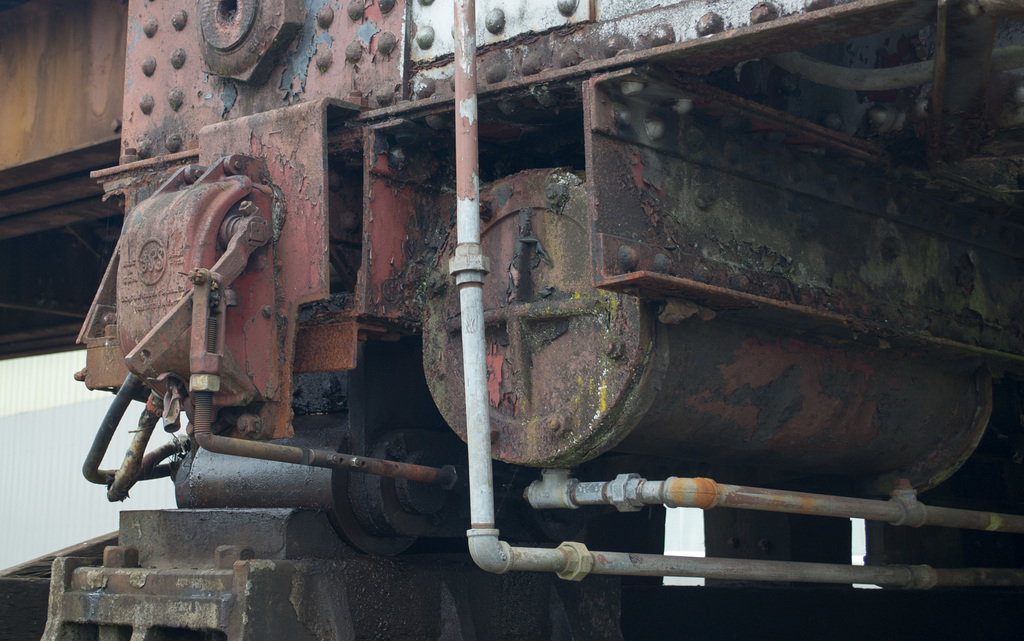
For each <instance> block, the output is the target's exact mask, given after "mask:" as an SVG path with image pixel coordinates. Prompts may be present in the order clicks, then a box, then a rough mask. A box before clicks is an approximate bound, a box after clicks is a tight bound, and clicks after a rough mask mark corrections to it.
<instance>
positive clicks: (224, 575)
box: [43, 510, 622, 641]
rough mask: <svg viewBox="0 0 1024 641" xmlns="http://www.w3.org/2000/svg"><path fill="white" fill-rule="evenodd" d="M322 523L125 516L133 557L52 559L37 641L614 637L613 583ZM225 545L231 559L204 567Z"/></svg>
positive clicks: (287, 513) (248, 515)
mask: <svg viewBox="0 0 1024 641" xmlns="http://www.w3.org/2000/svg"><path fill="white" fill-rule="evenodd" d="M199 515H202V516H203V517H204V518H203V519H202V520H199V521H196V520H195V517H197V516H199ZM185 517H190V518H185ZM325 528H327V524H326V519H324V517H323V515H322V514H318V513H315V512H304V511H294V510H235V511H229V510H206V511H202V512H194V511H180V512H178V513H177V514H175V513H171V512H162V513H159V512H158V513H152V512H136V513H125V516H123V517H122V536H121V540H120V541H119V548H120V549H126V548H128V547H131V546H134V547H135V548H136V549H137V550H138V553H139V563H138V566H137V567H110V566H107V565H104V566H102V567H98V566H91V565H88V561H87V560H86V559H75V558H61V559H59V560H58V561H57V562H56V563H55V565H54V581H53V583H52V587H51V592H50V621H49V625H48V627H47V630H46V633H45V634H44V637H43V638H44V639H48V640H62V639H71V638H74V637H73V635H74V634H75V633H76V632H78V631H79V630H81V629H82V628H83V627H86V626H96V625H97V624H99V625H100V626H104V628H105V629H113V630H117V631H120V630H126V629H128V628H131V629H132V630H133V631H135V633H136V634H138V633H139V631H142V632H146V631H148V630H159V631H160V632H161V633H166V632H167V631H168V630H170V631H184V630H189V631H200V632H204V631H205V632H216V633H220V634H224V635H226V636H227V638H230V639H262V638H267V636H268V635H270V636H273V637H274V638H287V639H318V640H323V641H327V640H335V639H345V640H353V641H354V640H355V639H364V638H378V637H382V638H440V637H441V636H444V635H445V634H448V633H450V632H451V630H453V629H454V630H456V631H461V630H471V631H473V632H475V634H476V635H479V638H487V639H496V640H509V641H511V640H512V639H547V638H551V636H552V634H565V635H571V636H572V638H587V639H595V640H596V641H614V640H620V639H622V633H621V630H620V626H619V605H618V603H619V583H618V581H617V580H616V579H605V578H600V579H593V580H591V581H588V582H587V583H586V584H583V585H576V584H574V585H565V584H560V583H557V579H555V578H554V577H552V576H545V575H508V576H503V577H499V576H494V575H488V574H486V573H484V572H481V571H480V570H477V569H476V568H474V567H473V566H472V564H471V563H470V562H469V561H468V560H465V559H457V558H453V557H451V556H443V555H442V556H437V555H415V556H413V557H409V558H405V559H401V558H398V559H388V558H384V557H377V556H367V555H360V556H355V555H353V554H352V553H351V551H347V550H345V549H344V548H342V547H340V546H335V547H334V548H333V549H331V548H330V547H329V546H326V545H325V541H324V540H323V539H320V538H317V535H318V534H319V535H324V534H325V531H324V530H325ZM328 536H329V535H328ZM232 554H234V555H235V556H236V557H237V558H238V560H236V561H235V562H234V563H233V564H227V563H224V562H221V563H220V565H216V564H215V561H216V559H217V558H218V557H230V556H231V555H232ZM381 595H388V598H386V599H382V598H381ZM185 603H187V604H188V605H187V607H183V605H184V604H185ZM396 603H401V604H402V607H401V608H396V607H395V604H396ZM523 611H529V612H531V613H533V614H532V615H531V616H529V617H524V616H522V615H521V613H522V612H523ZM106 626H110V627H106ZM446 631H448V632H446ZM456 634H458V636H457V637H455V638H463V634H464V633H462V632H456Z"/></svg>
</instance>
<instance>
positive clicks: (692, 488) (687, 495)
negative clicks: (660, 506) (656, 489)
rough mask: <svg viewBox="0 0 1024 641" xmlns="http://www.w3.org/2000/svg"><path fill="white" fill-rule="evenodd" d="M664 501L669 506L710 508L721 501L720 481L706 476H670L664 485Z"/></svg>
mask: <svg viewBox="0 0 1024 641" xmlns="http://www.w3.org/2000/svg"><path fill="white" fill-rule="evenodd" d="M662 501H663V502H664V503H665V505H666V506H668V507H697V508H700V509H702V510H710V509H711V508H713V507H715V506H716V505H718V504H719V502H720V501H721V495H720V494H719V488H718V483H715V482H714V481H712V480H711V479H706V478H701V477H698V478H678V477H675V476H670V477H668V478H667V479H665V482H664V484H663V486H662Z"/></svg>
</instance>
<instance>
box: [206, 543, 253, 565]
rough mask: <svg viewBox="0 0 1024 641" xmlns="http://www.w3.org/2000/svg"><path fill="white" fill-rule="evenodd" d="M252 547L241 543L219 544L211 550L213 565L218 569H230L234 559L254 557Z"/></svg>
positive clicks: (241, 559)
mask: <svg viewBox="0 0 1024 641" xmlns="http://www.w3.org/2000/svg"><path fill="white" fill-rule="evenodd" d="M255 556H256V555H255V554H254V553H253V551H252V548H247V547H243V546H241V545H221V546H218V547H217V549H216V550H214V552H213V566H214V567H215V568H217V569H218V570H230V569H231V568H233V567H234V565H235V561H248V560H249V559H252V558H255Z"/></svg>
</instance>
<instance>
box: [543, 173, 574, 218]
mask: <svg viewBox="0 0 1024 641" xmlns="http://www.w3.org/2000/svg"><path fill="white" fill-rule="evenodd" d="M569 198H570V194H569V187H568V186H567V185H565V184H564V183H561V182H559V181H557V180H552V181H550V182H548V183H547V184H546V185H544V201H545V204H546V205H547V206H548V209H551V210H553V211H554V210H559V209H561V208H562V207H563V206H564V205H565V203H566V201H568V200H569Z"/></svg>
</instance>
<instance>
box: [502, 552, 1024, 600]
mask: <svg viewBox="0 0 1024 641" xmlns="http://www.w3.org/2000/svg"><path fill="white" fill-rule="evenodd" d="M507 556H508V562H507V564H506V566H505V571H508V570H518V571H527V572H555V573H557V574H558V575H559V576H560V577H562V578H565V579H572V580H580V579H582V578H583V577H584V576H586V575H587V574H611V575H620V576H685V577H703V578H707V579H724V580H734V581H793V582H799V583H844V584H853V583H864V584H872V585H879V586H882V587H888V588H904V589H913V590H927V589H930V588H932V587H947V586H961V587H974V586H1020V585H1024V570H1012V569H1004V568H958V569H935V568H932V567H931V566H928V565H880V566H873V565H839V564H830V563H800V562H793V561H756V560H748V559H722V558H701V557H686V556H664V555H658V554H629V553H625V552H591V551H590V550H588V549H587V548H586V546H584V545H583V544H581V543H573V542H567V543H563V544H562V545H560V546H558V547H557V548H554V549H550V548H524V547H508V548H507Z"/></svg>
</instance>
